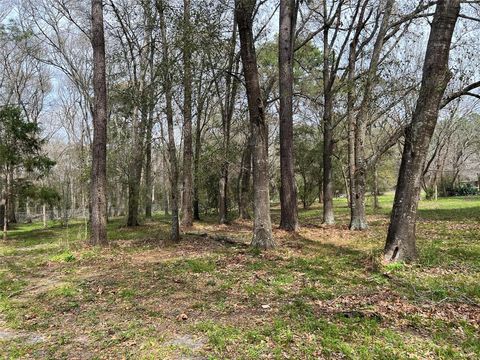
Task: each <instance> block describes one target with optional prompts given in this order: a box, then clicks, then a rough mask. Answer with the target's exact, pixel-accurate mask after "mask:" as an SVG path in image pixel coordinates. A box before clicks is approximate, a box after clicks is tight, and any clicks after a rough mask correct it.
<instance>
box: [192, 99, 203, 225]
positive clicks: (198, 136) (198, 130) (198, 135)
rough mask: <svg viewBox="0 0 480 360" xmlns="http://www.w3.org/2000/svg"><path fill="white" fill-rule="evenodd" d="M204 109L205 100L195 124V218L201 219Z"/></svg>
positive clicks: (200, 106)
mask: <svg viewBox="0 0 480 360" xmlns="http://www.w3.org/2000/svg"><path fill="white" fill-rule="evenodd" d="M202 110H203V102H202V104H200V105H199V107H198V111H197V122H196V125H195V154H194V157H193V219H194V220H200V194H199V191H200V190H199V187H200V152H201V150H202V124H201V123H202V121H201V120H202Z"/></svg>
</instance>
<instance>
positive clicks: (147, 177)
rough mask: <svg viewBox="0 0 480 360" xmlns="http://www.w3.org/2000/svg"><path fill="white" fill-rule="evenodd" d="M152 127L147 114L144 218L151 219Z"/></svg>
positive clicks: (150, 118)
mask: <svg viewBox="0 0 480 360" xmlns="http://www.w3.org/2000/svg"><path fill="white" fill-rule="evenodd" d="M152 127H153V116H152V114H149V118H148V125H147V134H146V144H145V145H146V146H145V153H146V154H145V195H146V197H145V217H146V218H147V219H151V218H152V202H153V178H152Z"/></svg>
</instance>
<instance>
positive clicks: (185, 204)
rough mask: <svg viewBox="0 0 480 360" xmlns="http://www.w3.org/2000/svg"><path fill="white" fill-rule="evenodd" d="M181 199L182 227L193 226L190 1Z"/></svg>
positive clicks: (186, 18) (186, 16)
mask: <svg viewBox="0 0 480 360" xmlns="http://www.w3.org/2000/svg"><path fill="white" fill-rule="evenodd" d="M183 32H184V33H183V36H184V37H183V197H182V225H183V226H184V227H190V226H192V225H193V175H192V158H193V149H192V65H191V60H192V47H191V46H192V45H191V41H192V40H191V38H190V36H191V35H192V33H191V25H190V0H183Z"/></svg>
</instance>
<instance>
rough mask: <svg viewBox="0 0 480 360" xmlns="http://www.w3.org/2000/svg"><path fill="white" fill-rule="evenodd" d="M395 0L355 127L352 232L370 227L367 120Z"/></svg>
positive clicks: (390, 1) (386, 18)
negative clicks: (366, 205)
mask: <svg viewBox="0 0 480 360" xmlns="http://www.w3.org/2000/svg"><path fill="white" fill-rule="evenodd" d="M394 3H395V0H386V2H385V7H384V9H383V10H384V11H383V17H382V22H381V24H380V29H379V31H378V34H377V37H376V40H375V44H374V46H373V51H372V57H371V59H370V64H369V69H368V72H367V78H366V81H365V85H364V89H363V99H362V103H361V106H360V110H359V113H358V115H357V118H356V124H355V127H354V130H355V131H354V135H355V142H354V145H355V153H354V154H355V168H354V172H353V175H354V181H353V186H354V189H355V193H354V194H352V200H353V203H352V217H351V219H350V230H364V229H366V228H367V227H368V225H367V218H366V214H365V192H366V173H367V163H366V160H365V137H366V132H367V119H368V117H369V116H370V113H371V111H370V107H371V102H372V100H371V98H372V92H373V85H374V80H375V79H376V77H377V69H378V63H379V61H380V55H381V52H382V49H383V45H384V39H385V35H386V34H387V31H388V28H389V22H390V16H391V13H392V10H393V5H394Z"/></svg>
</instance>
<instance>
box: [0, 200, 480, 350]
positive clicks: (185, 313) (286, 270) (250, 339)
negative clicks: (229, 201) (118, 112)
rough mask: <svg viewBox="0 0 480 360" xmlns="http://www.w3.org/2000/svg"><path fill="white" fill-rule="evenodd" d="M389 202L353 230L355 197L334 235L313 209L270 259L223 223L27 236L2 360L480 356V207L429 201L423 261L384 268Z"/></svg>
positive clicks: (9, 260)
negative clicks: (104, 236) (98, 244)
mask: <svg viewBox="0 0 480 360" xmlns="http://www.w3.org/2000/svg"><path fill="white" fill-rule="evenodd" d="M391 201H392V197H391V196H384V197H382V198H381V204H382V209H380V210H378V211H376V212H375V213H374V212H373V210H372V209H371V208H368V212H369V215H368V219H369V222H370V225H371V226H370V229H369V230H368V231H365V232H350V231H348V230H347V221H348V208H347V206H346V203H345V199H339V200H336V211H337V220H338V225H337V226H335V227H332V228H322V227H321V226H319V224H320V217H321V216H320V209H319V208H318V207H314V208H312V209H311V210H307V211H301V213H300V218H301V226H302V227H301V230H300V231H299V233H298V234H296V235H290V234H287V233H284V232H282V231H280V230H277V229H276V230H275V231H274V235H275V238H276V240H277V244H278V248H277V250H274V251H268V252H264V253H259V252H256V251H252V250H251V249H250V248H249V247H248V246H247V244H248V242H249V240H250V234H251V232H250V229H251V224H250V223H246V222H237V221H233V222H232V223H231V225H229V226H218V225H216V224H215V223H214V219H213V218H211V219H207V220H206V221H204V222H201V223H198V224H196V225H195V226H194V228H193V229H192V230H190V231H189V232H188V233H187V234H184V236H183V237H182V241H181V242H180V243H179V244H177V245H173V246H172V245H171V246H165V244H164V242H163V239H165V238H166V237H167V234H168V229H169V225H168V218H166V217H163V216H160V215H158V216H157V217H156V218H155V219H154V220H152V221H151V222H147V223H146V224H145V225H143V226H141V227H138V228H134V229H130V228H125V227H123V226H122V224H123V220H122V219H116V220H114V221H112V222H111V223H110V224H109V238H110V240H111V246H110V247H109V248H107V249H99V248H89V247H86V246H85V245H84V242H83V239H84V237H85V225H84V224H82V223H81V222H74V223H71V224H70V225H69V226H68V227H67V228H62V227H61V226H60V225H58V224H53V223H52V224H50V227H49V228H48V229H42V228H41V225H40V224H33V225H19V226H18V227H17V228H16V229H15V230H14V231H12V232H10V234H9V235H10V239H9V240H8V242H6V243H0V357H1V358H6V359H7V358H8V359H10V358H38V359H48V358H50V359H60V358H69V359H94V358H98V359H103V358H112V359H113V358H135V359H137V358H140V359H180V358H183V359H226V358H238V359H258V358H277V359H284V358H291V359H318V358H334V359H338V358H348V359H370V358H371V359H408V358H410V359H429V358H433V359H474V358H480V341H479V338H480V307H479V303H480V197H471V198H454V199H453V198H450V199H441V200H439V201H437V202H433V201H432V202H427V201H422V202H421V204H420V211H419V214H420V215H419V221H418V225H417V234H418V246H419V250H420V259H419V261H418V262H417V263H415V264H412V265H403V264H395V265H389V266H383V265H381V263H380V262H379V255H380V254H381V251H382V248H383V243H384V240H385V233H386V229H387V225H388V213H389V211H390V207H391ZM273 220H274V223H275V224H278V211H277V210H275V209H274V210H273Z"/></svg>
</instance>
